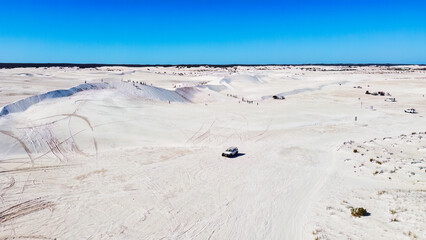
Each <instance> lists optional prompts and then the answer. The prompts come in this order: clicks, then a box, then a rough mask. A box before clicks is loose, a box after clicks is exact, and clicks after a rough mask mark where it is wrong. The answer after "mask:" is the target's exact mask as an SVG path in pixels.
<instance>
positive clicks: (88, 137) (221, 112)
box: [0, 66, 426, 239]
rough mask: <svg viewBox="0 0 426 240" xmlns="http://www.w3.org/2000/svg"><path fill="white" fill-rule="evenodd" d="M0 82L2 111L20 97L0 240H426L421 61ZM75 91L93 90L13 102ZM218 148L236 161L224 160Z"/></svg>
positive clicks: (2, 190) (4, 157) (8, 123)
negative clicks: (231, 150)
mask: <svg viewBox="0 0 426 240" xmlns="http://www.w3.org/2000/svg"><path fill="white" fill-rule="evenodd" d="M0 79H1V80H2V83H3V84H2V85H1V86H0V93H1V95H0V102H1V103H2V106H3V107H4V106H5V108H3V109H6V110H8V111H9V109H18V108H12V107H11V106H17V105H14V104H16V102H19V101H20V100H22V99H24V100H22V101H21V102H20V103H26V104H24V105H25V107H21V108H19V109H18V110H19V111H9V112H8V114H3V116H0V143H1V144H0V148H1V149H0V173H1V174H0V197H1V198H0V200H1V204H0V238H6V239H8V238H16V239H19V238H21V239H22V238H24V239H55V238H57V239H81V238H84V239H86V238H87V239H410V238H412V239H415V238H417V239H424V238H426V232H425V230H424V227H423V226H424V225H425V217H426V216H425V212H426V209H425V206H426V204H425V199H426V198H425V197H426V195H425V193H426V186H425V181H426V175H425V174H426V172H425V170H426V159H425V156H426V140H425V139H426V133H425V131H426V129H425V126H426V120H425V118H424V116H425V113H426V99H425V98H424V96H423V94H426V73H425V70H424V69H422V68H421V67H418V66H404V67H398V66H395V67H386V66H382V67H381V66H369V67H345V66H309V67H305V66H298V67H289V66H274V67H272V66H270V67H264V66H262V67H237V68H209V67H197V68H176V67H169V68H166V67H150V68H134V69H131V68H124V67H104V68H97V69H75V68H48V69H32V68H25V69H19V68H17V69H8V70H4V69H1V70H0ZM85 82H87V83H86V84H89V85H84V84H85ZM80 84H83V85H80ZM151 84H152V85H151ZM26 86H34V87H31V88H26ZM76 86H80V87H81V86H102V87H97V88H96V90H89V88H84V91H75V92H73V93H72V94H65V95H61V97H60V98H57V97H53V98H52V97H47V98H43V99H42V101H29V100H25V99H33V98H34V97H33V98H31V96H46V95H43V94H46V93H48V92H50V91H55V90H58V89H75V88H73V87H76ZM104 86H105V87H104ZM106 86H107V87H106ZM358 86H359V87H358ZM77 88H79V87H77ZM82 89H83V88H82ZM366 90H369V91H371V92H374V91H385V92H388V93H390V94H391V95H392V96H393V97H395V98H396V99H397V102H394V103H391V102H385V101H384V99H385V97H382V96H372V95H366V94H364V93H365V91H366ZM275 94H282V95H284V96H286V100H273V99H271V96H272V95H275ZM47 95H48V96H50V95H49V94H47ZM55 96H56V95H55ZM28 97H30V98H28ZM243 99H244V100H243ZM27 103H31V104H27ZM19 106H21V104H19ZM405 108H416V109H417V111H418V112H419V113H418V114H407V113H404V111H403V110H404V109H405ZM6 110H3V111H6ZM355 117H357V121H355ZM231 145H235V146H238V147H239V149H240V152H241V154H240V155H239V156H238V157H235V158H229V159H228V158H222V157H221V152H222V151H223V150H224V149H225V148H226V147H228V146H231ZM354 149H356V152H354ZM351 207H364V208H366V209H367V210H368V212H369V213H370V216H366V217H361V218H355V217H353V216H351V212H350V208H351Z"/></svg>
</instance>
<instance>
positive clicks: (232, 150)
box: [222, 147, 238, 157]
mask: <svg viewBox="0 0 426 240" xmlns="http://www.w3.org/2000/svg"><path fill="white" fill-rule="evenodd" d="M237 155H238V148H237V147H229V148H227V149H226V150H225V151H224V152H223V153H222V157H235V156H237Z"/></svg>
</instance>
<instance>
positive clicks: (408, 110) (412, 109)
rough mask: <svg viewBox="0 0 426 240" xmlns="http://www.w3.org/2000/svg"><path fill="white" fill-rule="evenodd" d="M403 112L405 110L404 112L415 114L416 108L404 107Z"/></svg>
mask: <svg viewBox="0 0 426 240" xmlns="http://www.w3.org/2000/svg"><path fill="white" fill-rule="evenodd" d="M404 112H406V113H411V114H416V113H417V112H416V109H414V108H408V109H405V110H404Z"/></svg>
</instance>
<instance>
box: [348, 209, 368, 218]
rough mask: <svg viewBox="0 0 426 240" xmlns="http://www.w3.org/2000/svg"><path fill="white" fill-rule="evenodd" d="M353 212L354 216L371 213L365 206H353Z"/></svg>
mask: <svg viewBox="0 0 426 240" xmlns="http://www.w3.org/2000/svg"><path fill="white" fill-rule="evenodd" d="M351 214H352V216H354V217H364V216H368V215H369V213H368V212H367V210H366V209H365V208H351Z"/></svg>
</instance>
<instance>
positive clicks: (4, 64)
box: [0, 62, 426, 69]
mask: <svg viewBox="0 0 426 240" xmlns="http://www.w3.org/2000/svg"><path fill="white" fill-rule="evenodd" d="M413 65H417V66H426V64H425V63H261V64H251V63H247V64H241V63H231V64H204V63H196V64H185V63H179V64H127V63H66V62H65V63H59V62H58V63H49V62H47V63H16V62H14V63H12V62H11V63H8V62H0V69H1V68H3V69H4V68H30V67H79V68H93V67H178V66H182V67H202V66H209V67H238V66H247V67H256V66H413Z"/></svg>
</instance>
